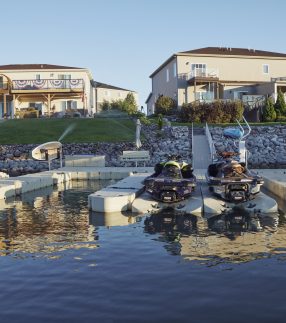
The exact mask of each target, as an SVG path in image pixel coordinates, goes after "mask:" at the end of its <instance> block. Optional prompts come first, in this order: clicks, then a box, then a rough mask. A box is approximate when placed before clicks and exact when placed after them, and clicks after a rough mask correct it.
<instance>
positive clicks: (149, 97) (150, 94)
mask: <svg viewBox="0 0 286 323" xmlns="http://www.w3.org/2000/svg"><path fill="white" fill-rule="evenodd" d="M152 94H153V93H152V92H150V93H149V95H148V98H147V99H146V101H145V103H148V101H149V100H150V99H151V96H152Z"/></svg>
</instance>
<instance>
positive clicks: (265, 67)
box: [263, 64, 269, 74]
mask: <svg viewBox="0 0 286 323" xmlns="http://www.w3.org/2000/svg"><path fill="white" fill-rule="evenodd" d="M263 73H264V74H268V73H269V65H268V64H263Z"/></svg>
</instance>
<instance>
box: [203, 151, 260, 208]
mask: <svg viewBox="0 0 286 323" xmlns="http://www.w3.org/2000/svg"><path fill="white" fill-rule="evenodd" d="M218 155H219V157H220V158H219V159H218V161H217V162H215V163H213V164H211V165H209V167H208V170H207V174H206V179H207V183H208V186H209V189H210V191H211V192H213V193H214V194H215V195H217V196H219V197H220V198H222V199H223V200H225V201H227V202H231V203H242V202H246V201H248V200H251V199H253V198H254V196H255V195H256V194H258V193H259V192H260V187H261V185H263V183H264V181H263V179H262V177H260V176H259V175H257V174H256V173H254V172H252V171H250V170H249V169H247V167H246V163H244V162H239V161H237V160H235V158H234V157H235V156H239V154H238V153H235V152H221V153H218Z"/></svg>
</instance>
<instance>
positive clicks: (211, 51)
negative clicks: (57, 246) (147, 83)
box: [150, 47, 286, 77]
mask: <svg viewBox="0 0 286 323" xmlns="http://www.w3.org/2000/svg"><path fill="white" fill-rule="evenodd" d="M193 54H194V55H213V56H250V57H272V58H281V57H282V58H286V54H284V53H276V52H268V51H264V50H257V49H254V48H232V47H204V48H198V49H193V50H188V51H185V52H178V53H176V54H173V55H172V56H171V57H169V58H168V59H167V60H166V61H165V62H164V63H163V64H161V65H160V66H159V67H158V68H157V69H156V70H155V71H154V72H153V73H152V74H151V75H150V77H153V76H154V75H155V74H156V73H157V72H159V71H160V70H161V69H162V68H163V67H164V66H166V65H167V64H168V63H169V62H171V61H172V60H173V59H174V58H176V57H177V56H182V55H183V56H185V55H193Z"/></svg>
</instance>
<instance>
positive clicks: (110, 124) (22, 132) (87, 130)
mask: <svg viewBox="0 0 286 323" xmlns="http://www.w3.org/2000/svg"><path fill="white" fill-rule="evenodd" d="M71 125H72V126H71ZM69 127H71V128H73V130H71V131H70V132H68V133H67V134H66V135H65V136H64V138H63V139H61V142H62V143H69V142H70V143H71V142H74V143H80V142H97V141H107V142H118V141H134V140H135V129H136V125H135V122H134V121H132V120H129V119H105V118H102V119H21V120H5V121H3V122H1V123H0V144H29V143H33V144H38V143H43V142H46V141H58V140H59V138H60V137H61V136H62V135H63V134H64V132H65V131H66V130H67V129H68V128H69Z"/></svg>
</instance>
